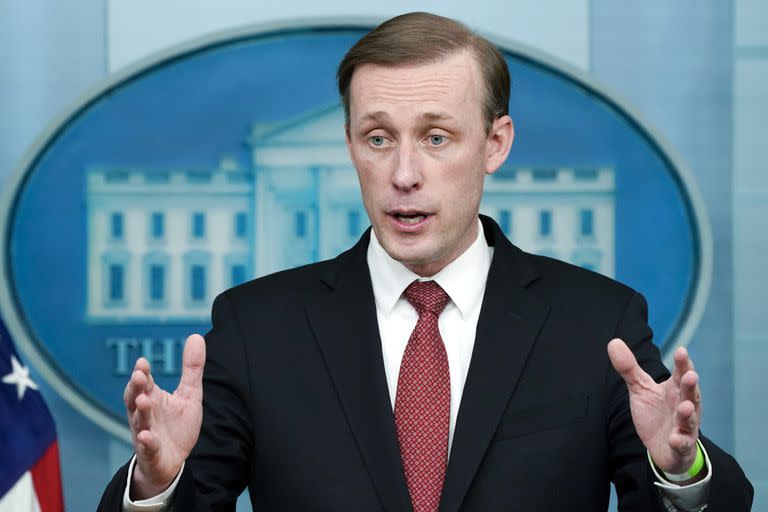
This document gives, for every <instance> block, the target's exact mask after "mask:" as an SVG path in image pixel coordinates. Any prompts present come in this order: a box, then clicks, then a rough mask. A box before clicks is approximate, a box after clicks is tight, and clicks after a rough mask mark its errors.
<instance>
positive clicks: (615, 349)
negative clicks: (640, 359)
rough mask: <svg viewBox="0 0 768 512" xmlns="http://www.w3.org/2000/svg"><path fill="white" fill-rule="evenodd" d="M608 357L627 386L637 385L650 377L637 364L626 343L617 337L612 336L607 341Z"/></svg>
mask: <svg viewBox="0 0 768 512" xmlns="http://www.w3.org/2000/svg"><path fill="white" fill-rule="evenodd" d="M608 358H609V359H610V360H611V364H612V365H613V368H614V369H615V370H616V372H618V374H619V375H621V378H622V379H624V382H626V383H627V386H637V385H640V384H643V383H647V381H648V380H649V379H650V380H651V381H653V379H651V377H650V376H649V375H648V374H647V373H645V371H643V369H642V368H640V365H639V364H637V359H635V355H634V354H633V353H632V351H631V350H630V349H629V347H628V346H627V344H626V343H624V342H623V341H622V340H620V339H619V338H614V339H612V340H611V341H610V342H609V343H608Z"/></svg>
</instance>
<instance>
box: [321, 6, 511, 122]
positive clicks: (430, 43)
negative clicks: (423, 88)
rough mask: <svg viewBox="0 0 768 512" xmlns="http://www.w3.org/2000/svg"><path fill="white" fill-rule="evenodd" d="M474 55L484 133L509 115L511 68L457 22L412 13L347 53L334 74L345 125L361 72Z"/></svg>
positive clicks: (378, 29) (377, 30)
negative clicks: (351, 90) (481, 87)
mask: <svg viewBox="0 0 768 512" xmlns="http://www.w3.org/2000/svg"><path fill="white" fill-rule="evenodd" d="M464 49H470V50H472V53H473V56H474V57H475V60H476V61H477V63H478V65H479V67H480V72H481V74H482V78H483V82H484V89H485V90H484V91H483V121H484V122H485V128H486V131H489V130H490V129H491V126H492V125H493V121H495V120H496V119H498V118H499V117H501V116H504V115H506V114H507V113H508V112H509V86H510V78H509V68H508V67H507V62H506V61H505V60H504V57H503V56H502V55H501V52H499V50H497V49H496V47H495V46H494V45H493V44H492V43H491V42H490V41H488V40H487V39H485V38H484V37H482V36H479V35H477V34H475V33H474V32H472V31H471V30H469V28H467V27H466V26H465V25H463V24H462V23H459V22H458V21H455V20H452V19H449V18H444V17H442V16H437V15H435V14H429V13H426V12H411V13H408V14H402V15H400V16H396V17H394V18H392V19H389V20H387V21H385V22H384V23H382V24H381V25H379V26H378V27H376V28H375V29H373V30H372V31H371V32H369V33H368V34H366V35H365V36H364V37H363V38H362V39H360V40H359V41H358V42H357V43H355V45H354V46H353V47H352V48H350V49H349V51H348V52H347V54H346V55H345V56H344V58H343V59H342V60H341V63H340V64H339V68H338V69H337V71H336V81H337V82H338V86H339V94H341V100H342V103H343V104H344V119H345V121H346V123H347V125H349V87H350V84H351V83H352V75H353V74H354V72H355V69H356V68H357V67H358V66H361V65H363V64H376V65H380V66H401V65H409V64H426V63H429V62H436V61H439V60H441V59H444V58H446V57H448V56H450V55H453V54H455V53H457V52H459V51H461V50H464Z"/></svg>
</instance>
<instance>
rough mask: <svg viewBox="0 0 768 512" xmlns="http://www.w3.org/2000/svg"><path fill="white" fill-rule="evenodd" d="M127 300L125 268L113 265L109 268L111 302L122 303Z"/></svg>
mask: <svg viewBox="0 0 768 512" xmlns="http://www.w3.org/2000/svg"><path fill="white" fill-rule="evenodd" d="M124 298H125V266H123V265H122V264H119V263H113V264H111V265H110V266H109V300H110V301H112V302H120V301H122V300H123V299H124Z"/></svg>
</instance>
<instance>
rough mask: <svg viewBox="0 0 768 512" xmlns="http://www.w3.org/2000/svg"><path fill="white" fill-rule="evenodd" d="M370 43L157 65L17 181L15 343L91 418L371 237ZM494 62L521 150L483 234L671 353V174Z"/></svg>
mask: <svg viewBox="0 0 768 512" xmlns="http://www.w3.org/2000/svg"><path fill="white" fill-rule="evenodd" d="M367 30H369V28H368V27H360V26H335V27H318V28H307V27H301V28H296V29H282V30H274V31H270V32H266V33H264V32H262V33H251V34H246V35H243V34H240V35H238V36H237V37H229V38H223V39H220V40H218V41H216V42H212V43H210V44H206V45H204V46H202V47H196V48H194V49H192V50H186V51H182V52H180V53H178V54H176V55H175V56H173V57H170V58H163V59H162V60H160V61H157V62H154V63H152V64H151V65H148V66H144V67H143V68H142V69H140V70H139V71H136V72H133V73H130V74H128V75H127V76H126V77H125V79H124V80H122V81H120V82H119V83H110V84H109V85H106V86H105V87H103V88H102V90H101V91H100V92H99V93H98V94H96V95H92V96H91V97H89V98H88V99H87V100H86V101H85V102H84V103H83V104H82V105H81V106H80V107H79V108H78V109H77V110H75V111H74V112H73V113H72V114H71V115H70V116H69V117H68V118H67V119H66V120H65V121H64V122H63V123H61V124H60V125H59V126H58V129H57V130H54V132H53V133H52V135H51V137H49V138H48V139H47V140H46V141H45V142H44V143H43V144H41V146H40V148H39V151H38V152H37V154H36V155H35V157H34V158H33V159H31V160H30V164H29V166H27V167H26V168H25V169H23V176H22V177H21V178H20V180H19V182H18V183H19V185H18V187H17V190H16V192H15V196H14V197H13V200H12V203H11V204H10V205H9V214H8V219H7V222H8V224H7V229H6V236H7V238H6V250H7V253H6V261H7V265H6V269H4V272H5V273H6V275H5V283H6V286H8V287H9V288H10V292H11V295H12V296H13V297H14V298H15V301H16V309H17V311H18V312H19V317H20V320H21V323H22V324H23V325H24V327H25V333H24V334H23V336H22V338H24V339H23V340H22V342H23V343H29V344H31V345H32V346H33V349H34V350H37V351H39V352H40V353H41V354H43V356H44V358H45V359H46V361H47V363H46V364H48V365H49V366H50V370H51V371H52V372H53V373H54V374H55V375H56V376H57V378H58V379H59V380H60V382H62V383H64V385H67V386H69V387H70V389H72V390H75V391H76V393H78V394H79V395H80V396H81V397H83V398H84V399H85V402H86V403H87V404H88V407H89V408H90V409H89V411H88V415H89V416H90V417H92V418H94V419H96V420H97V421H99V422H100V423H101V424H102V425H105V426H108V425H112V426H113V427H114V426H115V425H123V424H124V409H123V404H122V390H123V387H124V385H125V382H126V380H127V376H128V372H129V371H130V369H131V367H132V364H133V361H134V360H135V358H136V357H138V356H139V355H142V354H143V355H146V356H148V357H149V358H150V359H151V360H152V362H153V365H154V368H155V371H156V372H157V374H158V380H159V382H160V384H161V385H163V386H165V387H167V388H172V387H173V386H175V384H176V382H177V379H178V368H179V361H180V349H181V344H182V341H183V339H184V338H185V337H186V336H187V334H189V333H191V332H205V331H206V330H207V329H208V327H209V319H208V308H209V306H210V304H211V302H212V300H213V298H214V296H215V295H216V294H217V293H218V292H220V291H222V290H223V289H225V288H228V287H229V286H231V285H233V284H237V283H239V282H242V281H244V280H247V279H250V278H253V277H255V276H259V275H263V274H265V273H268V272H272V271H275V270H278V269H281V268H285V267H289V266H294V265H299V264H303V263H308V262H311V261H315V260H318V259H323V258H327V257H332V256H333V255H335V254H336V253H337V252H338V251H340V250H343V249H345V248H346V247H348V246H350V245H351V244H352V243H354V241H355V240H356V239H357V237H359V235H360V234H361V233H362V232H363V231H364V230H365V229H366V228H367V226H368V221H367V217H366V215H365V212H364V210H363V208H362V204H361V201H360V198H359V192H358V190H357V183H356V177H355V173H354V169H353V168H352V166H351V164H350V162H349V160H348V157H347V155H346V149H345V147H344V139H343V136H344V134H343V116H342V112H341V107H340V105H339V102H338V96H337V92H336V88H335V68H336V66H337V64H338V62H339V61H340V60H341V58H342V56H343V55H344V53H345V51H346V50H347V49H348V48H349V47H350V46H351V45H352V44H353V43H354V42H355V41H356V40H357V39H359V38H360V37H361V36H362V35H363V34H365V33H366V32H367ZM502 49H503V51H504V54H505V56H506V58H507V61H508V63H509V66H510V70H511V72H512V78H513V86H512V99H511V103H510V112H511V115H512V117H513V119H514V121H515V125H516V131H517V138H516V140H515V144H514V146H513V149H512V152H511V155H510V157H509V161H508V162H507V163H506V164H505V165H504V168H503V170H502V171H501V172H500V173H499V174H498V175H496V176H494V177H491V178H489V179H488V180H487V184H486V196H485V200H484V203H483V206H482V210H483V212H485V213H487V214H489V215H491V216H493V217H494V218H496V220H497V221H498V222H499V223H500V225H501V226H502V228H503V229H504V230H505V231H506V232H507V234H508V235H509V236H510V238H511V239H512V240H513V241H515V242H516V243H518V244H519V245H520V246H522V247H523V248H524V249H526V250H529V251H532V252H538V253H543V254H548V255H552V256H555V257H558V258H561V259H565V260H568V261H571V262H574V263H575V264H578V265H582V266H585V267H587V268H590V269H593V270H595V271H597V272H602V273H604V274H606V275H609V276H612V277H615V278H616V279H618V280H620V281H622V282H625V283H627V284H628V285H630V286H633V287H635V288H636V289H638V290H640V291H641V292H643V293H644V294H645V295H646V297H647V298H648V301H649V304H650V322H651V325H652V327H653V328H654V330H655V333H656V343H657V344H658V345H659V346H660V347H662V349H663V350H665V351H666V350H668V349H669V347H671V346H673V345H674V344H675V339H676V336H677V335H678V334H679V332H680V330H681V328H682V326H683V325H684V324H685V322H686V321H687V320H688V315H689V312H690V311H689V310H690V306H691V301H692V297H693V294H694V293H695V292H697V290H698V288H697V287H699V282H698V280H699V273H700V272H699V271H700V268H699V264H700V263H699V261H700V260H699V257H700V247H701V240H700V227H699V222H700V221H699V220H697V217H696V215H695V214H694V211H693V207H692V201H691V198H690V194H689V192H688V191H687V190H686V189H685V186H684V180H683V179H682V178H681V175H680V173H679V171H678V169H676V168H674V166H673V164H672V159H671V158H670V157H669V156H668V155H667V154H665V153H664V152H663V151H662V150H661V149H660V145H659V144H658V143H657V142H656V139H654V137H652V136H651V135H650V134H649V133H647V132H646V131H645V130H644V129H643V128H642V127H641V126H642V125H641V124H640V123H638V122H636V121H635V120H633V119H632V118H631V117H630V116H629V115H628V114H627V113H626V111H625V110H624V109H622V108H621V107H620V106H618V104H617V103H616V102H614V101H612V100H611V99H610V98H609V97H608V96H606V95H605V94H604V93H602V92H600V91H598V90H595V89H594V88H592V87H590V86H589V85H588V84H586V83H585V82H584V81H583V80H580V79H577V78H574V77H573V75H572V74H571V73H568V72H564V71H563V70H562V69H559V68H558V67H557V66H556V65H554V64H550V63H545V62H543V61H542V60H541V59H540V58H539V57H535V58H534V57H532V56H530V55H527V54H525V53H524V52H522V51H520V50H515V49H513V48H506V49H505V48H502ZM606 341H607V340H606ZM119 428H124V427H122V426H121V427H119Z"/></svg>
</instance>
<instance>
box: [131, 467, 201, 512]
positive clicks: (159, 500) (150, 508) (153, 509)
mask: <svg viewBox="0 0 768 512" xmlns="http://www.w3.org/2000/svg"><path fill="white" fill-rule="evenodd" d="M184 464H186V463H183V464H182V465H181V469H180V470H179V474H178V475H176V478H175V479H174V480H173V482H172V483H171V485H170V487H168V488H167V489H166V490H164V491H163V492H161V493H160V494H158V495H157V496H154V497H152V498H147V499H145V500H137V501H131V498H130V496H129V494H128V491H129V490H130V488H131V481H132V480H133V468H134V466H136V455H134V456H133V458H132V459H131V462H130V465H129V466H128V482H127V483H126V484H125V492H124V493H123V512H134V511H137V512H138V511H141V512H162V510H163V509H164V507H165V505H166V502H168V500H170V499H171V496H173V491H175V490H176V486H177V485H178V484H179V479H180V478H181V473H182V472H183V471H184Z"/></svg>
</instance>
